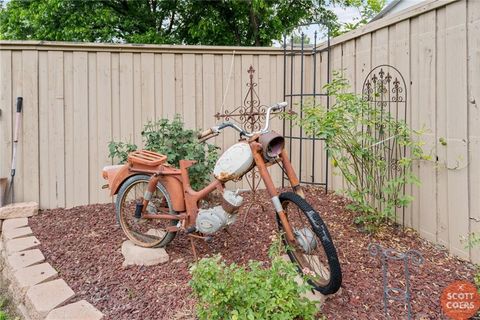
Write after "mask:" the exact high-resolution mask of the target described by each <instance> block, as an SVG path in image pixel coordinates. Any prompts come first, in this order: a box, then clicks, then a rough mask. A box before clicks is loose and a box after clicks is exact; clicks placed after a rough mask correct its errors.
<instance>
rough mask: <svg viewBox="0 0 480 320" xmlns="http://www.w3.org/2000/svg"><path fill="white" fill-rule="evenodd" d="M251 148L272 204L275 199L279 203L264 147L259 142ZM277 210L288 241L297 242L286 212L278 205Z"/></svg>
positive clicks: (252, 143) (251, 144)
mask: <svg viewBox="0 0 480 320" xmlns="http://www.w3.org/2000/svg"><path fill="white" fill-rule="evenodd" d="M250 147H251V148H252V153H253V159H254V161H255V165H256V166H257V168H258V172H259V174H260V177H261V178H262V180H263V183H265V187H266V188H267V191H268V194H269V195H270V197H271V198H272V202H274V201H275V200H274V199H277V201H278V202H280V200H278V191H277V188H275V184H274V183H273V180H272V177H271V176H270V173H269V172H268V170H267V166H266V165H265V160H264V159H263V155H262V146H261V144H260V143H258V142H255V141H254V142H251V143H250ZM274 206H275V210H276V211H277V214H278V217H279V218H280V220H281V221H282V226H283V228H284V231H285V236H286V237H287V239H288V241H291V242H295V235H294V234H293V229H292V227H291V225H290V223H289V222H288V218H287V215H286V214H285V211H284V210H279V209H278V208H277V205H275V203H274Z"/></svg>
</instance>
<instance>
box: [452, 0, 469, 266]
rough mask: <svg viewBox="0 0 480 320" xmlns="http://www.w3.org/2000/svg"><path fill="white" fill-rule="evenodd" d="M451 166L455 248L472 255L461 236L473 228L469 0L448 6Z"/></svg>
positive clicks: (454, 251) (461, 254)
mask: <svg viewBox="0 0 480 320" xmlns="http://www.w3.org/2000/svg"><path fill="white" fill-rule="evenodd" d="M446 10H447V11H446V27H447V31H446V32H447V33H446V42H447V47H446V58H447V59H446V79H447V88H446V92H447V96H446V101H447V117H448V123H447V136H448V139H447V143H448V145H447V168H448V212H449V231H450V246H451V251H452V252H453V253H455V254H456V255H458V256H460V257H463V258H468V252H467V251H466V250H465V248H464V246H465V245H464V244H463V243H462V242H461V237H462V236H465V235H466V234H467V233H468V231H469V221H468V219H469V217H468V192H466V191H465V186H468V165H467V161H468V153H467V139H468V137H467V126H466V125H465V124H466V123H468V117H467V116H468V112H467V107H468V105H467V83H466V81H467V70H466V67H467V66H466V61H467V59H466V58H467V57H466V54H467V42H466V1H460V2H455V3H452V4H451V5H449V6H447V8H446Z"/></svg>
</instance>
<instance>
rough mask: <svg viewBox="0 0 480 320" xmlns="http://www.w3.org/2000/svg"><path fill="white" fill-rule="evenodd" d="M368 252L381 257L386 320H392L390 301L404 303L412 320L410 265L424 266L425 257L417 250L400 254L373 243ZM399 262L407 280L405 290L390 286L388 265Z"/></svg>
mask: <svg viewBox="0 0 480 320" xmlns="http://www.w3.org/2000/svg"><path fill="white" fill-rule="evenodd" d="M368 251H369V252H370V255H371V256H372V257H377V256H379V257H380V259H381V261H382V272H383V304H384V308H385V318H386V319H390V317H389V315H388V300H394V301H403V303H404V304H406V305H407V312H408V319H409V320H410V319H412V305H411V297H412V295H411V291H410V271H409V268H408V267H409V263H410V262H411V263H412V264H415V265H417V266H419V265H421V264H423V257H422V255H421V254H420V252H418V251H416V250H409V251H407V252H404V253H402V252H398V251H396V250H394V249H391V248H386V249H385V248H383V247H382V246H380V245H379V244H376V243H371V244H370V245H369V246H368ZM389 262H397V263H403V271H404V278H405V288H404V289H401V288H396V287H393V286H391V285H389V281H388V263H389Z"/></svg>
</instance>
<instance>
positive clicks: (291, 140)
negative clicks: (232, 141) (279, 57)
mask: <svg viewBox="0 0 480 320" xmlns="http://www.w3.org/2000/svg"><path fill="white" fill-rule="evenodd" d="M312 24H319V23H312ZM326 35H327V41H326V44H327V45H326V47H324V48H322V49H321V50H318V48H317V40H318V39H319V37H318V33H317V32H315V33H314V37H313V47H311V48H310V47H307V46H306V45H305V39H306V36H305V34H304V33H302V34H301V38H300V46H299V47H296V46H295V44H294V37H293V35H292V36H291V38H290V48H287V46H288V45H287V36H286V35H284V37H283V68H284V74H283V96H284V100H285V101H287V102H289V107H290V110H289V111H290V112H293V113H297V114H299V116H300V118H303V108H304V104H305V102H306V99H313V101H314V103H315V99H316V98H318V97H325V99H326V107H327V109H328V108H330V98H329V96H328V94H327V93H326V92H323V91H322V88H321V87H320V86H319V85H318V84H317V75H318V74H319V70H318V69H319V68H318V66H317V62H318V61H317V60H319V62H320V63H322V59H324V58H325V57H323V56H322V53H324V52H325V53H326V62H325V65H326V69H327V70H326V83H327V84H328V83H329V82H330V29H328V28H327V33H326ZM295 57H299V58H300V59H299V60H300V67H299V68H297V66H296V65H295V60H296V59H295ZM307 59H312V62H311V64H312V71H311V87H312V89H311V91H308V92H307V91H306V88H305V87H306V85H305V82H306V76H305V72H304V71H305V61H306V60H307ZM297 60H298V59H297ZM297 72H299V73H300V74H299V75H298V74H297ZM296 78H299V79H300V84H299V85H300V86H299V88H297V87H298V83H297V84H296V85H295V82H296ZM288 80H289V81H288ZM288 82H289V83H288ZM298 89H299V91H297V90H298ZM294 108H295V110H294ZM287 123H288V126H287ZM293 126H294V123H292V120H287V119H284V121H283V135H284V137H285V139H286V141H287V143H288V150H289V156H290V159H291V161H292V164H293V165H294V166H295V167H296V168H298V178H299V180H300V183H302V184H308V185H319V186H324V187H325V191H327V188H328V151H327V150H325V149H324V148H323V144H324V141H325V139H321V138H318V137H315V136H308V135H307V134H306V133H305V132H304V130H303V128H299V134H298V135H295V134H294V130H293ZM307 143H311V150H312V153H311V163H310V166H311V168H310V177H309V179H308V178H307V179H304V178H303V173H304V172H305V168H304V167H303V158H304V157H305V156H306V155H304V152H303V151H304V146H305V144H307ZM294 144H297V145H298V150H299V152H298V154H299V157H298V160H297V161H296V160H295V157H294V156H293V155H292V153H293V145H294ZM319 149H322V152H324V159H325V162H324V165H323V166H320V170H324V171H323V172H322V175H321V176H322V178H323V179H321V181H319V179H318V178H317V175H316V170H318V169H316V166H317V165H318V163H317V160H318V159H317V157H316V154H317V152H316V150H319ZM317 172H318V171H317ZM286 179H287V177H286V176H285V175H284V176H283V179H282V187H284V186H285V181H286Z"/></svg>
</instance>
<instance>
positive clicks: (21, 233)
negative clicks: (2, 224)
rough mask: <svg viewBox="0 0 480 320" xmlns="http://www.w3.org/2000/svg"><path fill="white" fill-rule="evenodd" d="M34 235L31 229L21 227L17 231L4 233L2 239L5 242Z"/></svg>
mask: <svg viewBox="0 0 480 320" xmlns="http://www.w3.org/2000/svg"><path fill="white" fill-rule="evenodd" d="M31 235H32V229H30V227H20V228H16V229H7V230H5V231H4V232H2V238H3V240H4V241H7V240H11V239H17V238H25V237H28V236H31Z"/></svg>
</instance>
